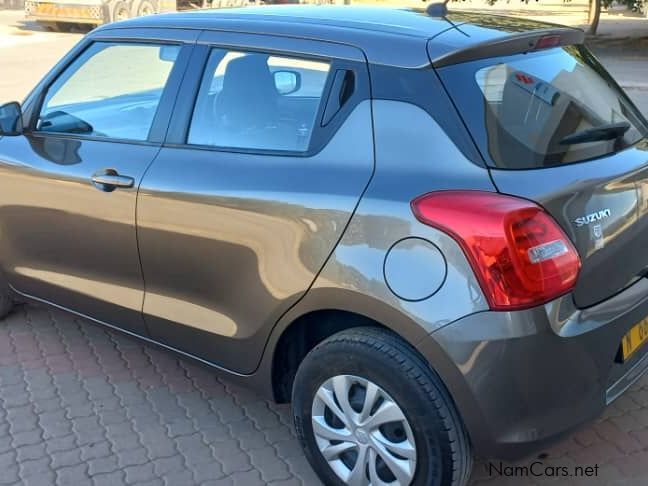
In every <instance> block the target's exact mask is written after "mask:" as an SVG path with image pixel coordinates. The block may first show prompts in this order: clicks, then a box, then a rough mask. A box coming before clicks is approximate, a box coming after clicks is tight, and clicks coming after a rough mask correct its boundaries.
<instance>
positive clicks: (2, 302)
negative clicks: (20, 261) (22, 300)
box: [0, 275, 15, 319]
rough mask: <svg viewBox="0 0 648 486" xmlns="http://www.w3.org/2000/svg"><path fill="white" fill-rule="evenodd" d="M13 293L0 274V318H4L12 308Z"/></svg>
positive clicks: (13, 301)
mask: <svg viewBox="0 0 648 486" xmlns="http://www.w3.org/2000/svg"><path fill="white" fill-rule="evenodd" d="M14 303H15V299H14V293H13V292H12V291H11V289H10V288H9V285H7V283H6V282H5V280H4V277H3V276H1V275H0V319H4V318H5V317H7V315H9V313H10V312H11V311H12V310H13V308H14Z"/></svg>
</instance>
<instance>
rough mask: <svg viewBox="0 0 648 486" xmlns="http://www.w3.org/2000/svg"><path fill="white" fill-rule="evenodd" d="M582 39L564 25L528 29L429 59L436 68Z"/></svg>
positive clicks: (558, 45) (535, 49) (580, 33)
mask: <svg viewBox="0 0 648 486" xmlns="http://www.w3.org/2000/svg"><path fill="white" fill-rule="evenodd" d="M584 41H585V32H583V31H582V30H580V29H571V28H568V27H565V28H551V29H539V30H531V31H527V32H520V33H517V34H512V35H508V36H506V37H498V38H496V39H492V40H488V41H485V42H479V43H477V44H473V45H471V46H468V47H465V48H462V49H457V50H456V51H451V52H448V53H446V54H442V55H441V56H439V57H437V58H436V59H432V65H433V66H434V67H435V68H440V67H443V66H450V65H451V64H460V63H462V62H468V61H476V60H478V59H487V58H489V57H499V56H510V55H513V54H522V53H526V52H531V51H539V50H542V49H550V48H552V47H560V46H570V45H574V44H582V43H583V42H584Z"/></svg>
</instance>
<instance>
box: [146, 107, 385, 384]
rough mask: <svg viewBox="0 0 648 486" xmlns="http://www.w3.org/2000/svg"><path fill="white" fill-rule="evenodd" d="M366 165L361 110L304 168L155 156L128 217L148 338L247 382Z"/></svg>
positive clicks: (281, 161)
mask: <svg viewBox="0 0 648 486" xmlns="http://www.w3.org/2000/svg"><path fill="white" fill-rule="evenodd" d="M373 158H374V154H373V135H372V123H371V111H370V102H369V101H365V102H362V103H360V104H359V105H358V106H357V107H356V109H355V110H354V111H353V112H352V113H351V115H350V116H349V118H348V119H347V120H346V121H345V122H344V124H343V125H342V127H341V128H340V129H339V130H338V132H337V133H336V135H335V136H334V137H333V139H332V140H331V141H330V142H329V143H328V145H327V146H326V147H325V148H324V149H323V150H322V151H321V152H319V153H318V154H316V155H314V156H312V157H290V156H269V155H254V154H236V153H230V152H220V151H216V150H196V149H193V148H190V147H187V148H163V149H162V151H161V152H160V154H159V155H158V157H157V158H156V160H155V162H154V164H153V165H152V166H151V168H150V170H149V171H148V173H147V174H146V176H145V178H144V180H143V182H142V186H141V188H140V196H139V201H138V209H137V220H138V230H137V231H138V240H139V245H140V251H141V256H142V268H143V272H144V281H145V283H146V298H145V301H144V316H145V319H146V322H147V324H148V327H149V330H150V332H151V336H152V337H154V338H155V339H159V340H161V341H173V342H174V343H175V345H176V346H177V347H179V348H180V349H184V350H186V351H189V352H192V353H193V354H196V355H198V356H201V357H203V358H206V359H210V360H212V361H214V362H215V363H217V364H219V365H222V366H224V367H226V368H230V369H233V370H236V371H238V372H241V373H250V372H252V371H254V369H256V367H257V365H258V363H259V359H260V356H261V352H262V350H263V347H264V345H265V343H266V341H267V337H268V332H269V330H270V329H271V328H272V325H273V324H274V323H275V322H276V321H277V319H278V318H279V317H280V316H281V315H282V314H283V313H284V312H285V311H286V310H288V309H289V308H290V306H291V305H293V304H294V303H295V302H296V301H297V300H298V299H299V298H300V297H301V296H302V295H303V294H304V292H305V291H306V290H307V289H308V287H309V286H310V284H311V283H312V281H313V279H314V278H315V275H317V273H318V272H319V270H320V269H321V267H322V265H323V264H324V262H325V261H326V259H327V257H328V255H329V254H330V253H331V251H332V250H333V248H334V247H335V244H336V243H337V241H338V240H339V239H340V237H341V236H342V233H343V231H344V229H345V227H346V225H347V223H348V221H349V219H350V217H351V214H352V213H353V210H354V208H355V207H356V205H357V203H358V200H359V199H360V195H361V194H362V192H363V190H364V188H365V187H366V185H367V183H368V182H369V179H370V177H371V174H372V172H373V166H374V161H373ZM179 281H182V282H184V285H182V286H181V287H179V286H178V284H177V283H178V282H179ZM251 303H253V305H250V304H251ZM241 349H246V352H245V353H241Z"/></svg>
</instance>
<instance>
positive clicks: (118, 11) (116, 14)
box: [110, 0, 131, 22]
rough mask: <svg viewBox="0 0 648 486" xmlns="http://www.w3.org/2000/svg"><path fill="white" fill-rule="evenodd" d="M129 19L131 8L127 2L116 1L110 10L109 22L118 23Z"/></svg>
mask: <svg viewBox="0 0 648 486" xmlns="http://www.w3.org/2000/svg"><path fill="white" fill-rule="evenodd" d="M129 18H131V6H130V4H129V3H128V2H124V1H122V0H118V1H116V2H115V3H113V4H112V6H111V8H110V21H111V22H119V21H120V20H126V19H129Z"/></svg>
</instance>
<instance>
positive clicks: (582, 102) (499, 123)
mask: <svg viewBox="0 0 648 486" xmlns="http://www.w3.org/2000/svg"><path fill="white" fill-rule="evenodd" d="M439 73H440V75H441V78H442V79H443V81H444V84H445V85H446V87H447V89H448V90H449V92H450V93H451V96H452V97H453V99H454V101H455V103H456V104H457V105H458V107H459V110H460V112H461V115H462V116H463V117H464V120H465V121H466V124H467V125H468V128H469V129H470V131H471V132H472V134H473V136H474V138H475V139H476V141H477V143H478V145H479V146H480V149H481V151H482V153H483V155H484V157H485V158H486V159H487V161H489V162H490V164H491V165H493V166H495V167H499V168H507V169H529V168H540V167H550V166H558V165H564V164H571V163H576V162H581V161H585V160H590V159H594V158H598V157H604V156H607V155H611V154H613V153H616V152H619V151H621V150H623V149H625V148H627V147H629V146H632V145H634V144H636V143H637V142H638V141H639V140H641V139H642V138H643V137H644V136H645V135H646V127H645V121H644V119H643V117H642V116H641V114H640V113H639V112H638V111H637V109H636V108H635V107H634V105H633V104H632V103H631V102H630V100H629V99H628V98H627V96H626V95H625V94H624V93H623V92H622V91H621V90H620V89H619V88H618V86H617V85H616V83H615V82H614V81H613V80H612V79H611V78H610V76H609V75H608V74H607V73H606V72H605V70H604V69H603V68H602V67H601V66H600V64H599V63H598V62H597V61H596V59H595V58H594V57H593V56H592V55H591V54H590V53H589V51H587V50H586V49H585V48H583V47H580V46H569V47H563V48H557V49H551V50H548V51H541V52H536V53H530V54H519V55H515V56H509V57H505V58H496V59H486V60H479V61H473V62H469V63H465V64H460V65H455V66H449V67H446V68H442V69H440V70H439Z"/></svg>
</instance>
